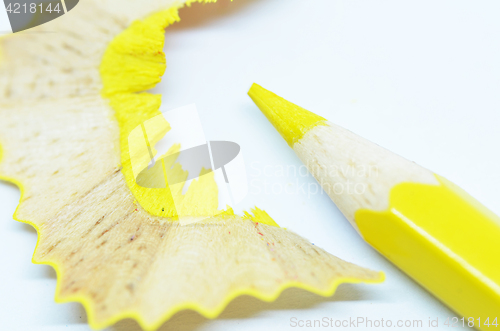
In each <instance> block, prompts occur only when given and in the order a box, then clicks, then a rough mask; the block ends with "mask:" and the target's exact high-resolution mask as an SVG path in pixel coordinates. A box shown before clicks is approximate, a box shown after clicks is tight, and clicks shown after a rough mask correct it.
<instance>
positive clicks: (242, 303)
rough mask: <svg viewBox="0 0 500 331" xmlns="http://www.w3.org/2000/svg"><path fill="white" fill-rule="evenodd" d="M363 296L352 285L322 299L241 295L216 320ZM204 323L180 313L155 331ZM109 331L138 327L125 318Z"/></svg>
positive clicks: (190, 330)
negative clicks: (263, 299)
mask: <svg viewBox="0 0 500 331" xmlns="http://www.w3.org/2000/svg"><path fill="white" fill-rule="evenodd" d="M367 294H368V292H366V291H362V290H361V289H359V288H358V287H356V286H355V285H353V284H342V285H340V286H339V287H338V288H337V291H336V292H335V295H334V296H332V297H322V296H319V295H316V294H314V293H311V292H308V291H306V290H303V289H299V288H289V289H286V290H285V291H283V293H282V294H281V295H280V296H279V297H278V299H276V300H275V301H273V302H264V301H261V300H259V299H257V298H255V297H252V296H248V295H243V296H240V297H237V298H236V299H234V300H233V301H231V302H230V303H229V305H228V306H227V307H226V309H224V311H223V312H222V313H221V314H220V315H219V317H217V319H218V320H221V319H229V320H230V319H243V318H250V317H254V316H257V315H258V314H259V313H260V312H263V311H269V310H277V311H278V310H297V309H309V308H312V307H315V306H317V305H320V304H322V303H326V302H341V301H360V300H361V301H362V300H369V299H370V298H369V295H367ZM290 317H291V315H290ZM287 318H288V317H287ZM287 321H288V320H287ZM287 321H284V323H287ZM208 322H210V319H207V318H205V317H203V316H201V315H200V314H198V313H197V312H194V311H192V310H184V311H180V312H178V313H177V314H175V315H174V316H173V317H172V318H170V319H169V320H168V321H167V322H165V324H163V325H162V326H161V327H160V328H159V329H158V331H170V330H171V331H174V330H175V331H195V330H197V329H198V328H200V327H203V326H204V325H205V324H206V323H208ZM111 330H113V331H140V330H141V328H140V326H139V325H138V324H137V323H136V322H135V321H134V320H129V319H127V320H122V321H120V322H118V323H117V324H115V325H114V326H112V327H111Z"/></svg>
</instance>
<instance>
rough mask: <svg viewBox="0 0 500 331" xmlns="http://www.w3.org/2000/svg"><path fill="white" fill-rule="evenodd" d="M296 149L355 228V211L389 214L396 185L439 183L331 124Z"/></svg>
mask: <svg viewBox="0 0 500 331" xmlns="http://www.w3.org/2000/svg"><path fill="white" fill-rule="evenodd" d="M293 150H294V151H295V153H296V154H297V155H298V156H299V158H300V159H301V160H302V162H303V163H304V164H305V165H306V166H307V168H308V170H309V171H310V172H311V173H312V174H313V175H314V177H315V178H316V180H317V181H318V182H319V183H320V185H321V186H322V187H323V189H324V190H325V192H326V193H327V194H328V195H329V196H330V198H331V199H332V200H333V201H334V202H335V204H336V205H337V206H338V208H339V209H340V210H341V211H342V213H343V214H344V215H345V217H346V218H347V219H348V220H349V222H350V223H351V224H352V225H353V226H354V227H355V228H356V230H358V228H357V225H356V222H355V221H354V214H355V212H356V211H357V210H359V209H370V210H379V211H382V210H386V209H387V208H388V207H389V196H390V194H389V192H390V190H391V189H392V188H393V187H394V186H395V185H396V184H399V183H402V182H413V183H423V184H436V185H437V184H439V183H438V181H437V179H436V177H435V176H434V174H433V173H432V172H431V171H429V170H427V169H425V168H423V167H421V166H419V165H417V164H416V163H414V162H411V161H409V160H407V159H405V158H403V157H401V156H399V155H397V154H395V153H392V152H390V151H388V150H387V149H385V148H382V147H380V146H378V145H377V144H374V143H372V142H370V141H368V140H366V139H364V138H361V137H360V136H358V135H356V134H354V133H352V132H351V131H349V130H346V129H344V128H342V127H339V126H337V125H335V124H332V123H330V122H326V123H325V125H317V126H315V127H314V128H312V129H311V130H309V131H308V132H307V133H305V134H304V136H303V137H302V139H300V140H299V141H298V142H297V143H295V144H294V145H293ZM358 231H359V230H358Z"/></svg>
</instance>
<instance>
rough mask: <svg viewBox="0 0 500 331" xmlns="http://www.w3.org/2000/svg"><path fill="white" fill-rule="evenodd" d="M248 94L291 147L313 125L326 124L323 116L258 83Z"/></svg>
mask: <svg viewBox="0 0 500 331" xmlns="http://www.w3.org/2000/svg"><path fill="white" fill-rule="evenodd" d="M248 95H249V96H250V98H252V100H253V101H254V102H255V104H256V105H257V107H259V109H260V110H261V111H262V113H264V115H266V117H267V119H268V120H269V122H271V123H272V124H273V126H274V127H275V128H276V130H278V132H279V133H280V134H281V136H282V137H283V138H284V139H285V140H286V142H287V143H288V145H289V146H290V147H293V145H294V144H295V143H296V142H298V141H299V140H300V139H302V137H303V136H304V134H306V133H307V132H308V131H309V130H311V129H312V128H313V127H315V126H317V125H324V124H325V122H326V120H325V119H324V118H323V117H321V116H319V115H316V114H314V113H312V112H310V111H308V110H306V109H304V108H302V107H299V106H297V105H295V104H293V103H291V102H289V101H287V100H285V99H283V98H282V97H279V96H277V95H276V94H274V93H273V92H271V91H268V90H266V89H265V88H263V87H262V86H260V85H258V84H255V83H253V85H252V87H251V88H250V90H249V91H248Z"/></svg>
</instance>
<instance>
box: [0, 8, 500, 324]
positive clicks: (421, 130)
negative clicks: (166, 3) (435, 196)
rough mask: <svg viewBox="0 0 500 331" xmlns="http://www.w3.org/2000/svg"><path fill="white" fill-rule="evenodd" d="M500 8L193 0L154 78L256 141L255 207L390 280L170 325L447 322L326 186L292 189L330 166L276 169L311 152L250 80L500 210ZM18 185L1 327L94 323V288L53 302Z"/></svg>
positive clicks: (168, 100)
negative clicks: (86, 303)
mask: <svg viewBox="0 0 500 331" xmlns="http://www.w3.org/2000/svg"><path fill="white" fill-rule="evenodd" d="M499 12H500V3H499V2H497V1H480V2H479V1H476V2H472V1H387V0H385V1H354V0H349V1H332V0H315V1H307V2H306V1H297V0H286V1H285V0H235V1H234V2H229V1H227V0H221V1H220V3H218V4H208V5H193V6H192V8H187V9H183V10H182V11H181V18H182V19H183V21H181V22H180V23H178V24H176V25H175V26H172V27H170V28H167V30H166V32H167V33H166V46H165V53H166V55H167V65H168V68H167V71H166V73H165V76H164V79H163V82H162V84H161V85H160V86H159V87H157V88H156V89H155V92H157V93H162V94H163V109H173V108H176V107H179V106H183V105H187V104H190V103H196V105H197V108H198V111H199V114H200V118H201V121H202V124H203V128H204V131H205V134H206V137H207V139H209V140H230V141H234V142H237V143H238V144H240V145H241V147H242V152H243V156H244V159H245V162H246V167H247V170H248V174H249V184H250V189H251V193H250V194H249V195H248V197H247V198H246V200H245V201H244V203H243V204H242V205H240V206H239V207H240V208H243V209H245V208H248V207H251V206H254V205H257V206H259V207H260V208H262V209H265V210H266V211H268V213H269V214H270V215H271V216H272V217H273V218H274V219H275V220H276V222H277V223H278V224H280V225H281V226H282V227H286V228H288V229H290V230H292V231H295V232H297V233H299V234H301V235H302V236H304V237H306V238H308V239H309V240H310V241H311V242H313V243H315V244H316V245H318V246H320V247H322V248H324V249H326V250H327V251H328V252H330V253H332V254H334V255H336V256H338V257H340V258H342V259H345V260H348V261H351V262H354V263H357V264H360V265H362V266H366V267H369V268H372V269H376V270H383V271H384V272H385V273H386V276H387V280H386V282H385V283H384V284H381V285H342V286H341V287H340V288H339V289H338V291H337V293H336V294H335V295H334V296H333V297H331V298H322V297H318V296H316V295H312V294H309V293H307V292H304V291H297V290H295V291H294V290H289V291H287V292H285V293H284V295H282V296H281V297H280V298H279V299H278V300H277V301H276V302H274V303H261V302H259V301H258V300H256V299H237V300H236V301H235V302H233V303H231V304H230V305H229V307H228V308H227V309H226V311H225V312H224V313H223V314H222V316H221V317H220V318H218V319H215V320H207V319H205V318H202V317H200V316H199V315H197V314H196V313H192V312H183V313H180V314H178V315H176V316H175V317H174V318H173V319H171V320H170V321H169V322H167V323H166V324H165V325H164V326H163V328H162V330H176V331H178V330H181V331H182V330H186V331H194V330H233V329H235V328H237V329H238V330H257V329H258V330H294V329H298V328H292V327H290V318H292V317H296V318H298V319H302V320H305V319H321V318H323V317H331V318H334V319H348V318H349V317H351V318H356V317H358V316H360V317H368V318H371V319H381V318H384V320H387V319H391V320H393V321H397V320H406V319H412V320H413V319H422V320H423V321H424V325H427V322H428V320H429V318H432V319H436V318H439V323H440V326H441V328H443V329H447V328H446V327H444V326H443V322H444V320H445V319H446V318H447V317H452V316H455V314H454V313H453V312H452V311H450V310H449V309H447V308H446V307H445V306H444V305H442V304H441V303H440V302H438V301H437V300H436V299H434V298H433V297H432V296H431V295H430V294H429V293H427V292H426V291H425V290H423V289H422V288H421V287H419V286H418V285H416V284H415V283H414V282H413V281H412V280H410V279H409V278H408V277H407V276H405V275H404V274H403V273H401V272H400V271H398V270H397V269H396V268H395V267H393V266H392V265H391V264H390V263H389V262H388V261H386V260H385V259H384V258H383V257H382V256H380V255H379V254H378V253H376V252H375V251H374V250H373V249H371V248H370V247H369V246H368V245H367V244H366V243H365V242H364V241H363V240H362V239H361V238H360V237H359V236H358V235H357V234H356V232H355V231H354V230H353V229H352V228H351V227H350V225H349V223H348V222H347V221H346V220H345V219H344V217H343V216H342V215H341V214H340V213H339V211H338V210H337V209H336V207H335V205H334V204H333V203H332V202H331V201H330V200H329V199H328V197H327V196H326V195H325V194H321V192H319V193H316V194H312V193H314V192H310V193H311V194H309V195H308V194H307V192H306V193H294V194H287V193H277V192H278V191H279V188H280V187H281V188H283V187H288V188H289V191H290V190H293V188H297V187H299V186H300V185H302V184H304V185H306V186H307V185H311V190H312V191H314V189H313V187H314V185H315V184H314V183H315V181H314V179H313V178H312V177H310V176H294V175H293V174H288V175H287V174H285V175H279V174H276V173H273V172H272V171H270V169H269V166H272V167H276V166H277V167H279V166H282V165H295V166H297V167H299V166H300V162H299V160H298V158H297V157H296V156H295V155H294V153H293V151H292V150H291V149H289V148H288V146H287V145H286V143H285V142H284V140H283V139H282V138H281V137H280V136H279V134H278V133H277V132H276V131H275V129H274V128H273V127H272V126H271V124H269V122H268V121H267V120H266V119H265V117H264V116H263V115H262V114H261V113H260V111H259V110H258V108H257V107H256V106H255V105H254V104H253V103H252V101H251V100H250V98H249V97H248V96H247V95H246V92H247V91H248V89H249V87H250V85H251V84H252V83H253V82H257V83H259V84H260V85H262V86H263V87H265V88H267V89H270V90H271V91H274V92H275V93H277V94H278V95H281V96H283V97H285V98H287V99H289V100H290V101H292V102H294V103H296V104H298V105H300V106H302V107H304V108H306V109H309V110H311V111H314V112H316V113H318V114H319V115H321V116H323V117H326V118H328V119H329V120H331V121H332V122H334V123H337V124H339V125H342V126H344V127H346V128H347V129H350V130H351V131H354V132H356V133H358V134H359V135H361V136H363V137H365V138H368V139H370V140H372V141H374V142H376V143H378V144H380V145H382V146H384V147H386V148H388V149H390V150H392V151H394V152H396V153H399V154H401V155H403V156H404V157H406V158H408V159H410V160H413V161H416V162H417V163H419V164H421V165H423V166H425V167H427V168H429V169H432V170H433V171H435V172H436V173H438V174H440V175H442V176H445V177H447V178H448V179H450V180H452V181H454V182H455V183H456V184H458V185H460V186H462V187H463V188H464V189H465V190H467V191H468V192H469V193H470V194H472V195H473V196H475V197H476V198H477V199H478V200H480V201H481V202H483V203H484V204H485V205H486V206H487V207H489V208H490V209H492V210H493V211H494V212H495V213H497V214H500V205H499V204H498V201H500V191H499V189H498V188H499V187H500V174H499V171H498V170H499V166H498V164H499V161H500V157H499V148H498V145H497V144H498V142H499V141H500V130H499V129H498V127H499V124H500V115H499V109H500V93H499V91H500V65H499V59H500V46H499V45H500V34H499V31H500V19H498V13H499ZM266 166H268V168H265V167H266ZM264 169H267V171H268V174H267V175H266V174H263V173H261V174H259V171H262V170H264ZM266 185H267V188H268V193H266V192H265V190H266ZM273 185H274V186H273ZM272 187H274V189H275V193H272V191H271V188H272ZM259 189H260V190H261V192H260V194H256V193H257V191H258V190H259ZM18 199H19V191H18V190H17V188H15V187H14V186H12V185H10V184H6V183H1V184H0V201H1V208H0V219H1V222H0V233H1V234H2V237H1V238H2V239H1V240H0V254H1V256H0V259H1V260H0V263H1V267H2V272H0V329H1V330H88V326H87V325H86V315H85V312H84V311H83V309H82V308H81V307H80V305H79V304H75V303H70V304H63V305H58V304H55V303H54V302H53V295H54V290H55V284H56V280H55V274H54V272H53V271H52V269H51V268H50V267H48V266H38V265H33V264H31V263H30V259H31V255H32V252H33V249H34V247H35V242H36V233H35V231H34V230H32V229H31V228H30V227H29V226H27V225H24V224H21V223H17V222H15V221H13V220H12V214H13V212H14V209H15V207H16V204H17V202H18ZM450 231H453V229H450ZM110 329H111V330H116V331H125V330H127V331H128V330H134V331H137V330H138V327H137V325H136V324H135V323H134V322H127V321H126V322H120V323H119V324H118V325H117V326H114V327H112V328H110ZM358 329H362V328H358ZM393 329H397V328H393ZM493 330H494V328H493Z"/></svg>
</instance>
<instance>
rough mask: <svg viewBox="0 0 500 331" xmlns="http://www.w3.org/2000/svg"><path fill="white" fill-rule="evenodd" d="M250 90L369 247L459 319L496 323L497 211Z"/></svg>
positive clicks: (499, 274) (499, 301)
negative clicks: (460, 317) (429, 293)
mask: <svg viewBox="0 0 500 331" xmlns="http://www.w3.org/2000/svg"><path fill="white" fill-rule="evenodd" d="M248 94H249V96H250V97H251V98H252V99H253V101H254V102H255V103H256V105H257V106H258V107H259V108H260V110H261V111H262V112H263V113H264V115H266V117H267V118H268V119H269V121H270V122H271V123H272V124H273V125H274V127H275V128H276V129H277V130H278V132H279V133H280V134H281V135H282V137H283V138H284V139H285V140H286V142H287V143H288V145H290V147H292V149H293V150H294V151H295V153H296V154H297V155H298V156H299V158H300V159H301V160H302V162H303V163H304V164H305V165H306V166H307V168H308V169H309V171H310V172H311V173H312V174H313V175H314V177H315V178H316V179H317V181H318V182H319V183H320V185H321V186H322V187H323V189H324V190H325V192H326V193H328V195H329V196H330V198H331V199H332V200H333V201H334V202H335V204H336V205H337V206H338V208H339V209H340V210H341V211H342V213H343V214H344V215H345V217H346V218H347V219H348V220H349V222H350V223H351V224H352V225H353V226H354V228H355V229H356V230H357V231H358V232H359V234H360V235H361V236H362V237H363V238H364V239H365V240H366V241H367V242H368V243H369V244H370V245H372V246H373V247H374V248H375V249H376V250H378V251H379V252H380V253H381V254H383V255H384V256H385V257H386V258H387V259H389V260H390V261H391V262H393V263H394V264H395V265H396V266H397V267H399V268H400V269H401V270H403V271H404V272H405V273H407V274H408V275H409V276H410V277H412V278H413V279H414V280H415V281H417V282H418V283H420V284H421V285H422V286H423V287H425V288H426V289H427V290H429V291H430V292H431V293H433V294H434V295H435V296H436V297H437V298H439V299H440V300H441V301H443V302H444V303H445V304H446V305H448V306H449V307H450V308H452V309H453V310H454V311H456V312H457V313H459V314H460V315H461V316H463V317H464V318H465V319H464V323H465V325H468V326H475V327H476V328H478V329H481V330H486V329H488V330H489V328H488V326H487V324H491V325H493V326H495V324H497V325H498V324H499V323H500V267H499V259H500V218H499V217H498V216H496V215H495V214H494V213H492V212H491V211H490V210H488V209H487V208H486V207H484V206H483V205H481V204H480V203H479V202H478V201H476V200H475V199H474V198H472V197H471V196H470V195H468V194H467V193H466V192H465V191H463V190H462V189H460V188H459V187H458V186H456V185H454V184H453V183H451V182H450V181H448V180H446V179H445V178H443V177H440V176H438V175H436V174H434V173H433V172H431V171H429V170H427V169H425V168H423V167H421V166H419V165H417V164H416V163H414V162H411V161H408V160H406V159H404V158H403V157H401V156H399V155H396V154H394V153H392V152H390V151H388V150H386V149H384V148H382V147H380V146H378V145H376V144H374V143H372V142H370V141H368V140H366V139H363V138H361V137H359V136H358V135H356V134H354V133H352V132H350V131H348V130H346V129H344V128H341V127H339V126H337V125H335V124H332V123H330V122H328V121H327V120H326V119H324V118H322V117H321V116H318V115H316V114H314V113H312V112H309V111H308V110H305V109H303V108H301V107H299V106H297V105H294V104H293V103H291V102H289V101H287V100H285V99H283V98H281V97H279V96H277V95H276V94H274V93H272V92H270V91H268V90H266V89H264V88H262V87H261V86H259V85H257V84H253V86H252V87H251V88H250V90H249V92H248ZM460 324H462V321H460Z"/></svg>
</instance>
